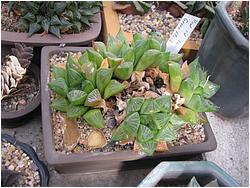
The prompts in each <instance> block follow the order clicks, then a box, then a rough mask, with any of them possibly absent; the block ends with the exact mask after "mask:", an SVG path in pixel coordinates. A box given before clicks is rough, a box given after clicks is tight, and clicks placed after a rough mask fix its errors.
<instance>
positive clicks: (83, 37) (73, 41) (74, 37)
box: [1, 13, 102, 46]
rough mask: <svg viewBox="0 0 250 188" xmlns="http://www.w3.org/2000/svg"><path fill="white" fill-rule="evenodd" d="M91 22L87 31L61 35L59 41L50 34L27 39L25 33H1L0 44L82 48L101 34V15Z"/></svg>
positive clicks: (98, 14) (35, 35)
mask: <svg viewBox="0 0 250 188" xmlns="http://www.w3.org/2000/svg"><path fill="white" fill-rule="evenodd" d="M92 20H93V24H92V26H91V27H90V28H89V29H88V30H86V31H84V32H81V33H76V34H62V35H61V38H60V39H59V38H57V37H56V36H54V35H51V34H47V35H44V36H42V37H41V35H40V34H34V35H33V36H31V37H29V38H28V37H27V33H17V32H8V31H1V34H2V37H1V41H2V44H8V45H13V44H14V43H18V42H20V43H25V44H27V45H29V46H48V45H59V44H66V45H77V46H78V45H79V46H80V45H81V46H83V45H87V44H89V43H90V42H91V41H92V40H95V39H96V38H97V37H98V36H99V34H100V32H101V27H102V22H101V14H100V13H97V14H96V15H95V16H94V17H93V19H92Z"/></svg>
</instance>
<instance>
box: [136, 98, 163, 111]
mask: <svg viewBox="0 0 250 188" xmlns="http://www.w3.org/2000/svg"><path fill="white" fill-rule="evenodd" d="M160 111H161V110H160V106H159V105H158V104H157V102H156V101H155V100H154V99H152V98H149V99H146V100H145V101H144V103H143V105H142V107H141V110H140V114H154V113H157V112H160Z"/></svg>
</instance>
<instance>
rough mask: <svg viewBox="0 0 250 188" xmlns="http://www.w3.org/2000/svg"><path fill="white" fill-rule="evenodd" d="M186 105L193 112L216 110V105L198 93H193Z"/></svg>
mask: <svg viewBox="0 0 250 188" xmlns="http://www.w3.org/2000/svg"><path fill="white" fill-rule="evenodd" d="M186 106H187V107H188V108H190V109H192V110H193V111H195V112H215V111H217V110H218V107H217V106H216V105H214V104H213V103H212V102H211V101H209V100H207V99H205V98H204V97H202V96H200V95H193V96H192V98H191V100H190V101H189V103H188V104H187V105H186Z"/></svg>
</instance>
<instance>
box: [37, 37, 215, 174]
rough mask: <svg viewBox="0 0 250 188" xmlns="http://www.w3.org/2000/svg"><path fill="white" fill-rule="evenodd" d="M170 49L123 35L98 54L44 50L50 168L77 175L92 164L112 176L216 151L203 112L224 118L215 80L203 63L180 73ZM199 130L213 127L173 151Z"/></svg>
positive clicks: (97, 50) (154, 41)
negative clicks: (133, 165) (127, 164)
mask: <svg viewBox="0 0 250 188" xmlns="http://www.w3.org/2000/svg"><path fill="white" fill-rule="evenodd" d="M164 46H165V42H162V40H160V39H158V38H155V37H152V36H151V37H148V38H143V37H142V36H141V35H139V34H136V35H134V41H133V43H132V45H129V43H128V41H127V40H126V38H125V36H124V35H123V33H122V32H119V33H118V35H117V36H116V38H114V37H111V36H110V38H109V40H108V43H107V46H105V45H104V44H103V43H102V42H94V43H93V49H91V48H89V49H88V48H73V47H71V48H65V49H63V48H55V47H44V48H43V50H42V68H41V77H42V78H43V81H42V88H43V91H42V98H43V100H42V101H43V102H42V116H43V131H44V134H43V135H44V145H45V155H46V157H47V160H48V162H49V163H50V164H52V165H54V166H56V167H58V169H59V171H64V170H65V166H63V165H62V164H64V165H66V166H69V163H70V164H71V168H72V170H76V171H77V170H81V171H85V170H93V169H94V168H95V167H93V166H95V165H93V163H95V164H96V165H97V164H98V168H99V169H105V168H106V169H107V168H109V169H110V168H113V166H112V164H115V163H116V165H117V164H120V163H121V162H123V161H127V160H135V159H140V158H143V157H146V156H153V158H154V157H164V156H176V155H184V154H191V153H201V152H204V151H210V150H213V149H215V148H216V142H215V140H214V135H213V134H212V131H211V128H210V127H209V125H208V124H206V118H205V117H204V115H203V114H202V112H212V111H216V110H217V107H216V106H215V105H213V103H211V102H210V101H209V100H208V98H210V97H211V96H212V95H214V94H215V93H216V92H217V90H218V89H219V86H217V85H216V84H213V83H212V82H210V81H209V80H208V77H207V75H206V73H205V72H204V71H203V70H202V69H201V67H200V66H199V63H198V59H196V60H195V61H193V62H192V63H191V64H190V65H188V64H187V62H185V63H183V64H182V65H180V64H179V63H178V62H179V61H180V60H181V57H182V56H180V55H178V54H177V55H174V54H170V53H169V52H166V50H165V47H164ZM79 51H84V52H83V53H81V52H79ZM65 52H68V53H65ZM69 52H71V53H69ZM72 52H74V53H72ZM48 59H49V61H48ZM51 68H52V69H51ZM50 70H51V72H50ZM49 80H50V81H49ZM197 124H199V126H200V124H206V125H205V126H204V128H205V135H204V136H202V135H200V136H199V138H198V140H199V141H198V142H196V141H190V140H189V141H188V142H186V145H182V144H180V145H182V146H176V145H175V144H174V143H172V145H173V146H171V142H172V141H173V140H176V139H178V138H177V131H178V130H179V129H181V128H183V126H184V127H185V126H186V125H189V126H190V127H189V128H190V129H192V125H194V127H196V126H197ZM190 132H192V130H191V131H190ZM204 137H206V138H204ZM188 143H189V144H188ZM190 143H191V144H190ZM133 150H134V151H133ZM138 151H139V153H138ZM155 151H158V152H156V153H155ZM65 154H68V155H65ZM103 160H109V161H110V160H113V161H112V162H110V163H108V164H105V163H102V162H101V161H103ZM77 161H78V162H77ZM79 163H81V164H82V165H84V166H85V168H80V165H79ZM77 164H78V165H79V166H78V167H77V166H75V165H77ZM107 165H108V166H107ZM67 170H69V168H68V169H67Z"/></svg>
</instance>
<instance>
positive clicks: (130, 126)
mask: <svg viewBox="0 0 250 188" xmlns="http://www.w3.org/2000/svg"><path fill="white" fill-rule="evenodd" d="M123 123H124V124H125V126H126V129H127V132H128V133H129V135H131V136H136V135H137V131H138V129H139V126H140V116H139V114H138V112H135V113H133V114H131V115H129V116H127V117H126V118H125V120H124V122H123Z"/></svg>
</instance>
